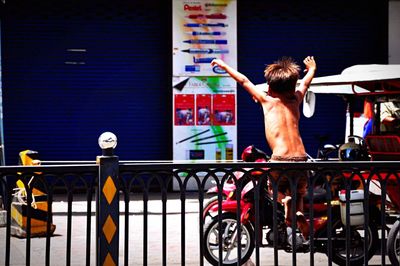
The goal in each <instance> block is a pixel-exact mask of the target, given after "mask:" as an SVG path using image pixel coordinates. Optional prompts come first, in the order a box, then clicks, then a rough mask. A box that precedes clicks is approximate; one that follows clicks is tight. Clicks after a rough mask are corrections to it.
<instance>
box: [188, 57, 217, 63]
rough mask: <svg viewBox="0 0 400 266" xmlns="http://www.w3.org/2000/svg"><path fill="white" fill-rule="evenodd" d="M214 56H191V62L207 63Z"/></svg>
mask: <svg viewBox="0 0 400 266" xmlns="http://www.w3.org/2000/svg"><path fill="white" fill-rule="evenodd" d="M215 58H216V57H194V56H193V63H195V64H209V63H211V62H212V60H214V59H215Z"/></svg>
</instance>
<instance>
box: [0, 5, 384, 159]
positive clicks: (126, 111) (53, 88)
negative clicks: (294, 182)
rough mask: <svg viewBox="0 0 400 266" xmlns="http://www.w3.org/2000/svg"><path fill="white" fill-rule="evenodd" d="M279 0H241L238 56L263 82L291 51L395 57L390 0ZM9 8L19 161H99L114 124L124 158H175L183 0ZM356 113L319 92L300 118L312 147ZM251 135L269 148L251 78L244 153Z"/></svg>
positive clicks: (241, 101)
mask: <svg viewBox="0 0 400 266" xmlns="http://www.w3.org/2000/svg"><path fill="white" fill-rule="evenodd" d="M138 2H140V3H138ZM275 2H276V1H268V2H267V1H256V0H246V1H244V0H239V1H238V65H239V70H240V71H241V72H243V73H244V74H246V75H247V76H248V77H249V78H250V79H252V81H253V82H254V83H263V82H264V77H263V69H264V67H265V65H266V64H269V63H271V62H273V61H274V60H276V59H278V58H279V57H281V56H285V55H286V56H292V57H294V58H295V59H296V60H297V61H298V62H299V63H301V62H302V60H303V58H304V57H305V56H307V55H314V56H315V57H316V59H317V61H318V75H328V74H337V73H339V72H340V71H341V70H342V69H344V68H345V67H348V66H351V65H354V64H367V63H387V53H388V52H387V2H385V1H372V3H370V2H368V4H366V2H363V4H362V5H361V4H358V3H357V2H352V3H351V2H350V1H324V3H323V4H321V3H320V1H307V4H304V3H300V2H299V3H297V2H292V1H284V2H283V3H275ZM360 3H361V2H360ZM5 7H6V8H5V9H4V10H3V12H2V14H1V15H2V18H1V19H2V24H1V26H2V53H3V54H2V60H3V62H2V66H3V107H4V138H5V153H6V163H7V164H15V163H17V162H18V158H17V156H18V153H19V151H21V150H24V149H32V150H37V151H39V153H40V154H41V158H42V159H43V160H94V159H95V157H96V155H98V154H100V150H99V148H98V145H97V138H98V136H99V135H100V134H101V133H102V132H104V131H112V132H114V133H115V134H116V135H117V136H118V138H119V143H118V146H117V149H116V153H117V154H118V155H119V156H120V158H121V159H122V160H168V159H171V158H172V136H171V129H172V125H171V124H172V114H171V112H172V107H171V97H172V91H171V82H172V81H171V75H172V71H171V66H172V61H171V60H172V55H171V47H172V45H171V43H172V40H171V38H172V31H171V26H172V18H171V14H172V10H171V1H162V0H158V1H151V2H150V1H148V2H147V3H146V2H145V1H122V0H119V1H109V2H106V1H104V2H103V1H44V0H42V1H35V0H32V1H22V0H20V1H18V0H16V1H7V2H6V5H5ZM68 48H84V49H86V52H84V53H79V52H78V53H77V52H69V51H67V49H68ZM66 61H75V62H85V64H78V65H70V64H65V62H66ZM344 116H345V104H344V101H343V100H342V99H341V98H339V97H336V96H317V106H316V113H315V115H314V116H313V117H312V118H310V119H308V118H305V117H302V118H301V121H300V123H301V134H302V136H303V140H304V143H305V145H306V148H307V150H308V152H309V153H310V154H312V155H315V152H316V149H317V147H318V141H317V138H316V137H317V136H318V135H327V134H328V135H329V136H330V139H329V142H332V143H338V142H341V141H343V137H344V131H345V124H344ZM250 144H255V145H256V146H258V147H259V148H261V149H264V150H266V151H268V147H267V145H266V142H265V137H264V125H263V117H262V110H261V108H260V107H259V106H258V105H256V104H254V103H253V101H252V100H251V99H250V97H249V96H248V95H247V93H246V92H245V91H244V90H242V89H241V88H239V92H238V145H239V152H240V150H242V149H243V148H244V147H246V146H247V145H250Z"/></svg>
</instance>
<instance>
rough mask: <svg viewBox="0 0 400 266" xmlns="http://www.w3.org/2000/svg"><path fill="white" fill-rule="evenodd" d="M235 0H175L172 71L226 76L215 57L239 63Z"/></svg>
mask: <svg viewBox="0 0 400 266" xmlns="http://www.w3.org/2000/svg"><path fill="white" fill-rule="evenodd" d="M236 8H237V6H236V0H216V1H210V0H197V1H196V0H173V38H172V39H173V51H172V54H173V75H174V76H226V75H227V74H226V72H225V71H224V70H222V69H220V68H219V67H211V65H210V62H211V61H212V60H213V59H214V58H220V59H223V60H224V61H225V62H227V63H228V64H229V65H230V66H232V67H234V68H236V67H237V47H236V46H237V40H236V36H237V34H236V33H237V32H236V13H237V12H236Z"/></svg>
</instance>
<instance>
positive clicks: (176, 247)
mask: <svg viewBox="0 0 400 266" xmlns="http://www.w3.org/2000/svg"><path fill="white" fill-rule="evenodd" d="M83 198H84V197H83V196H78V197H75V198H74V202H73V204H72V213H73V216H72V224H71V228H72V239H71V258H70V259H71V265H85V263H86V223H87V219H86V211H87V204H86V201H85V200H84V199H83ZM149 198H150V199H149V202H148V253H147V254H148V256H147V257H148V265H162V244H163V243H162V228H163V227H162V201H161V196H160V194H157V193H152V194H151V195H150V197H149ZM52 207H53V211H54V213H53V223H54V224H55V225H56V230H55V233H54V236H53V237H51V254H50V265H55V266H57V265H66V261H67V258H66V250H67V215H66V214H67V210H68V209H67V207H68V205H67V201H66V198H63V196H60V195H58V196H57V197H55V200H54V203H53V206H52ZM124 209H125V206H124V203H123V202H121V203H120V211H121V213H123V212H124ZM94 210H95V202H94V201H92V215H91V217H92V219H91V233H90V241H91V242H90V256H91V263H90V264H91V265H95V256H96V255H95V254H96V245H95V237H96V233H95V213H94ZM143 210H144V205H143V201H142V195H141V194H140V195H139V194H138V195H132V199H131V201H130V203H129V235H128V236H129V247H128V248H129V251H128V252H129V265H143V231H144V230H143V221H144V220H143ZM166 212H167V226H166V233H167V243H166V245H167V246H166V250H167V265H181V235H182V229H181V226H180V224H181V201H180V199H179V194H177V193H169V194H168V200H167V207H166ZM124 226H125V220H124V216H123V215H121V216H120V231H119V240H120V246H119V249H120V257H119V259H120V260H119V265H123V264H124V263H123V256H124V244H123V243H124V235H125V232H124V231H123V230H124ZM184 230H185V234H186V235H185V239H186V242H185V253H186V254H185V265H200V248H199V204H198V199H197V193H195V192H194V193H191V194H188V195H187V196H186V201H185V227H184ZM5 231H6V230H5V227H0V252H4V251H5V238H6V237H5V234H6V232H5ZM45 241H46V238H33V239H32V240H31V265H45V243H46V242H45ZM25 250H26V239H20V238H16V237H12V238H11V265H15V266H19V265H25V254H26V252H25ZM254 256H255V252H253V256H252V258H251V259H250V261H248V262H247V263H246V264H245V265H247V266H250V265H255V264H254V261H255V257H254ZM278 256H279V265H280V266H285V265H293V263H292V254H291V253H286V252H285V251H281V250H280V251H279V255H278ZM4 257H5V256H3V254H1V253H0V265H4V264H5V262H4ZM273 257H274V250H273V249H272V248H260V265H266V266H267V265H274V261H273ZM327 261H328V260H327V257H326V255H325V254H320V253H316V254H314V265H328V263H327ZM386 262H387V263H388V259H387V260H386ZM296 263H297V264H298V265H310V253H304V254H303V253H298V254H297V255H296ZM204 265H209V264H208V263H207V261H206V260H205V259H204ZM370 265H381V257H380V256H374V258H373V259H372V260H371V261H370Z"/></svg>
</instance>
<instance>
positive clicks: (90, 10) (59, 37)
mask: <svg viewBox="0 0 400 266" xmlns="http://www.w3.org/2000/svg"><path fill="white" fill-rule="evenodd" d="M57 2H58V1H54V3H50V2H49V3H46V2H45V3H46V4H43V2H42V4H41V3H40V1H39V2H34V3H33V2H32V3H30V5H32V6H26V5H25V4H27V3H25V4H23V3H20V4H21V6H16V7H15V8H11V7H9V9H8V12H10V13H9V14H6V16H5V18H4V21H3V29H4V30H3V47H4V48H3V52H4V57H3V60H4V61H3V72H4V75H3V97H4V129H5V144H6V145H5V151H6V159H7V160H6V162H7V164H14V163H16V162H17V156H18V152H19V151H21V150H23V149H33V150H37V151H39V153H40V154H41V158H42V159H43V160H94V159H95V157H96V155H99V154H100V153H101V151H100V149H99V147H98V144H97V138H98V137H99V135H100V134H101V133H102V132H104V131H112V132H114V133H115V134H116V135H117V137H118V146H117V149H116V153H117V154H118V155H119V156H120V159H123V160H124V159H125V160H128V159H141V160H145V159H169V158H170V157H171V147H170V145H169V142H170V139H171V135H170V132H169V131H170V130H169V129H170V127H171V126H170V124H171V115H170V113H171V103H170V98H171V97H170V95H171V85H170V83H171V78H170V76H171V73H170V69H171V67H170V55H169V52H170V50H171V49H170V45H169V44H170V38H171V37H170V31H171V29H170V14H169V11H168V8H169V7H168V6H169V5H168V4H163V3H161V1H160V2H159V3H158V4H159V8H155V6H154V3H150V1H149V2H148V3H140V4H135V3H128V1H125V2H124V1H112V2H109V3H108V4H104V3H103V5H101V4H100V5H99V3H101V2H97V3H94V2H92V3H90V2H83V3H84V4H82V3H80V2H72V3H67V2H62V1H61V2H58V3H57ZM60 3H61V6H59V5H60ZM7 4H8V3H7ZM35 4H37V5H38V6H35ZM10 5H12V3H11V1H10ZM28 10H29V11H28ZM70 49H72V50H70Z"/></svg>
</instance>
